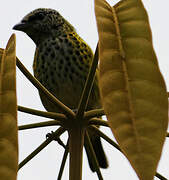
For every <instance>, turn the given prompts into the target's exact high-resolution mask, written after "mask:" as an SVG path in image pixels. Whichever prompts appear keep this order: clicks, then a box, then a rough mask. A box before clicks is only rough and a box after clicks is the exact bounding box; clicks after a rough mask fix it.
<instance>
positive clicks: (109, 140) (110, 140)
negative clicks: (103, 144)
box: [89, 126, 122, 152]
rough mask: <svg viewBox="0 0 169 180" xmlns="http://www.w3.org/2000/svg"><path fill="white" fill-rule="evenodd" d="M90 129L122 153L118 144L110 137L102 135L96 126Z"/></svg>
mask: <svg viewBox="0 0 169 180" xmlns="http://www.w3.org/2000/svg"><path fill="white" fill-rule="evenodd" d="M89 128H91V129H92V130H93V131H95V133H97V134H98V135H99V136H101V137H102V138H103V139H104V140H106V141H107V142H108V143H110V144H111V145H112V146H114V147H115V148H116V149H117V150H119V151H120V152H122V151H121V149H120V147H119V145H118V144H116V143H115V142H114V141H113V140H112V139H110V138H109V137H108V136H106V135H105V134H104V133H102V132H101V131H100V130H99V129H98V128H97V127H96V126H90V127H89Z"/></svg>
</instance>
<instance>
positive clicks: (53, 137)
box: [46, 131, 66, 148]
mask: <svg viewBox="0 0 169 180" xmlns="http://www.w3.org/2000/svg"><path fill="white" fill-rule="evenodd" d="M46 138H51V139H53V140H54V141H57V142H58V144H60V145H61V146H62V147H63V148H66V146H65V144H64V143H63V141H62V140H61V139H60V138H59V137H57V136H56V135H55V133H54V132H53V131H51V133H47V134H46Z"/></svg>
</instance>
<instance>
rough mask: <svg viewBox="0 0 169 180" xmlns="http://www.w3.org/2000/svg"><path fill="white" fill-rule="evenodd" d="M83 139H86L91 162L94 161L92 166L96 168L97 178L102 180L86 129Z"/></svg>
mask: <svg viewBox="0 0 169 180" xmlns="http://www.w3.org/2000/svg"><path fill="white" fill-rule="evenodd" d="M85 140H86V141H87V144H88V146H89V149H90V152H91V154H92V158H93V163H94V167H95V168H96V173H97V176H98V178H99V180H103V177H102V174H101V171H100V168H99V163H98V161H97V158H96V154H95V152H94V149H93V146H92V143H91V141H90V137H89V134H88V132H87V131H86V139H85Z"/></svg>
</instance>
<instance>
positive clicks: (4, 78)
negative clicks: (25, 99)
mask: <svg viewBox="0 0 169 180" xmlns="http://www.w3.org/2000/svg"><path fill="white" fill-rule="evenodd" d="M15 58H16V55H15V35H12V36H11V38H10V40H9V42H8V44H7V47H6V49H5V50H2V49H0V67H1V69H0V179H1V180H15V179H16V175H17V169H18V168H17V167H18V141H17V106H16V59H15Z"/></svg>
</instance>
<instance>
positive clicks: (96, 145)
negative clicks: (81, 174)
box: [84, 132, 108, 172]
mask: <svg viewBox="0 0 169 180" xmlns="http://www.w3.org/2000/svg"><path fill="white" fill-rule="evenodd" d="M89 137H90V140H91V144H92V146H93V149H94V152H95V154H96V158H97V161H98V164H99V167H101V168H107V167H108V161H107V158H106V155H105V152H104V150H103V146H102V143H101V139H100V137H99V136H98V135H96V134H93V133H90V132H89ZM84 145H85V150H86V154H87V158H88V162H89V166H90V169H91V170H92V171H93V172H95V171H96V169H95V166H94V162H93V161H94V160H93V156H92V153H91V150H90V148H89V145H88V144H87V140H86V136H85V139H84Z"/></svg>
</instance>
